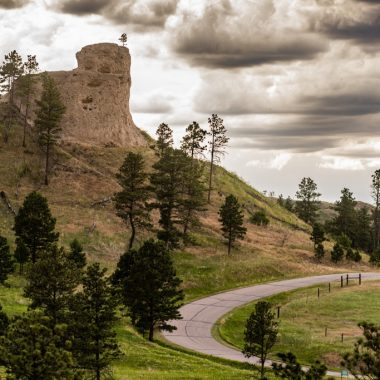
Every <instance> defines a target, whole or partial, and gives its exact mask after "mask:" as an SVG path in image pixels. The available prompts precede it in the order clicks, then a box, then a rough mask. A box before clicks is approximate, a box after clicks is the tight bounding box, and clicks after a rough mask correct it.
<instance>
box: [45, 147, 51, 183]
mask: <svg viewBox="0 0 380 380" xmlns="http://www.w3.org/2000/svg"><path fill="white" fill-rule="evenodd" d="M49 155H50V144H49V142H48V143H47V145H46V162H45V185H46V186H49Z"/></svg>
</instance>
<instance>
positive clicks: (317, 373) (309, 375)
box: [272, 352, 327, 380]
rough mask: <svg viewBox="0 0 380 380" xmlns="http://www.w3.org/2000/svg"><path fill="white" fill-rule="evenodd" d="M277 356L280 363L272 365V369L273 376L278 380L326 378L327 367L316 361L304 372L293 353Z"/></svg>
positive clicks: (316, 379)
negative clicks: (278, 379)
mask: <svg viewBox="0 0 380 380" xmlns="http://www.w3.org/2000/svg"><path fill="white" fill-rule="evenodd" d="M277 356H278V357H279V358H280V359H281V362H282V363H273V364H272V368H273V372H274V374H275V375H276V376H277V377H278V378H280V379H289V380H323V379H324V378H325V376H326V372H327V367H326V366H325V365H324V364H321V363H320V362H319V361H318V360H317V361H316V362H315V363H314V364H312V365H311V366H310V368H308V369H307V370H305V369H304V368H302V366H301V364H300V363H298V361H297V357H296V356H295V355H294V354H293V353H291V352H288V353H286V354H285V353H279V354H277Z"/></svg>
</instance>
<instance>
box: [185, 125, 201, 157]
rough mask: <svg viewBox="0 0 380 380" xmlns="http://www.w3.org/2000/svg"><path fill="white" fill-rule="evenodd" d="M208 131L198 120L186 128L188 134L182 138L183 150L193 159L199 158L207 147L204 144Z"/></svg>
mask: <svg viewBox="0 0 380 380" xmlns="http://www.w3.org/2000/svg"><path fill="white" fill-rule="evenodd" d="M206 135H207V132H206V131H205V130H204V129H202V128H201V127H200V126H199V124H198V123H197V122H196V121H193V123H192V124H190V125H189V126H188V127H187V128H186V134H185V136H184V137H183V138H182V143H181V150H182V151H183V152H185V154H187V155H188V156H189V157H190V158H191V159H192V160H193V159H194V158H199V156H200V155H202V153H203V152H204V151H205V150H206V149H207V147H206V145H204V141H205V138H206Z"/></svg>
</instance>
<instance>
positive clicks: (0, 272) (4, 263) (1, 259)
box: [0, 236, 14, 285]
mask: <svg viewBox="0 0 380 380" xmlns="http://www.w3.org/2000/svg"><path fill="white" fill-rule="evenodd" d="M13 271H14V260H13V257H12V255H11V253H10V250H9V245H8V242H7V239H6V238H4V237H2V236H0V285H4V284H5V281H6V280H7V278H8V275H9V274H11V273H13Z"/></svg>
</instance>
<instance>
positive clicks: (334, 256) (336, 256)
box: [331, 243, 344, 263]
mask: <svg viewBox="0 0 380 380" xmlns="http://www.w3.org/2000/svg"><path fill="white" fill-rule="evenodd" d="M343 257H344V250H343V248H342V246H341V245H340V244H339V243H336V244H335V245H334V247H333V250H332V251H331V261H332V262H334V263H338V262H339V261H341V260H342V259H343Z"/></svg>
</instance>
